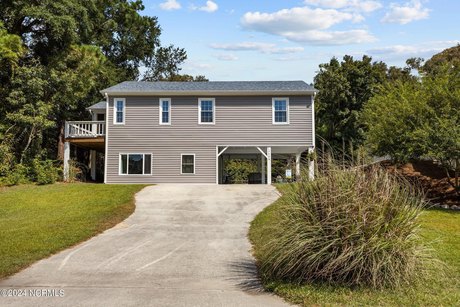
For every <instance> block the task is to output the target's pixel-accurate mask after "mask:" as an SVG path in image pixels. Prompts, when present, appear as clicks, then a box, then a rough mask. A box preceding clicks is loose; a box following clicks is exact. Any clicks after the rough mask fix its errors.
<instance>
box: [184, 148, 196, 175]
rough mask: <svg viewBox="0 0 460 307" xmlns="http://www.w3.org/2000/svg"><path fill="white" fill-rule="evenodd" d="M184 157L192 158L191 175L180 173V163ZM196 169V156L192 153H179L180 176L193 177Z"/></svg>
mask: <svg viewBox="0 0 460 307" xmlns="http://www.w3.org/2000/svg"><path fill="white" fill-rule="evenodd" d="M184 156H193V173H183V172H182V161H183V157H184ZM195 169H196V156H195V154H194V153H181V154H180V174H181V175H195Z"/></svg>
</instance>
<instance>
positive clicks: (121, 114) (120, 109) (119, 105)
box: [113, 98, 126, 125]
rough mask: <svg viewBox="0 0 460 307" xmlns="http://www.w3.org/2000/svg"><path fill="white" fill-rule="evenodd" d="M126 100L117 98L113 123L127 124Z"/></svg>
mask: <svg viewBox="0 0 460 307" xmlns="http://www.w3.org/2000/svg"><path fill="white" fill-rule="evenodd" d="M125 104H126V100H125V98H115V99H114V107H113V123H114V124H115V125H116V124H124V123H125Z"/></svg>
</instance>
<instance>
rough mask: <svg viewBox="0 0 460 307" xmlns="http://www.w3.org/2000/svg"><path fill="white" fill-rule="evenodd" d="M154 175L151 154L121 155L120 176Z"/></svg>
mask: <svg viewBox="0 0 460 307" xmlns="http://www.w3.org/2000/svg"><path fill="white" fill-rule="evenodd" d="M150 174H152V155H151V154H131V153H130V154H120V175H150Z"/></svg>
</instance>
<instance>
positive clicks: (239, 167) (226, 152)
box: [217, 147, 296, 184]
mask: <svg viewBox="0 0 460 307" xmlns="http://www.w3.org/2000/svg"><path fill="white" fill-rule="evenodd" d="M264 149H265V150H266V148H264ZM264 149H262V151H263V152H264V153H265V154H266V151H264ZM218 153H220V155H219V156H218V172H217V173H218V174H217V176H218V183H219V184H265V183H267V180H269V176H267V159H266V158H265V156H266V155H264V154H263V153H262V152H261V151H260V150H259V149H258V148H257V147H231V148H230V147H219V148H218ZM271 179H272V182H279V183H281V182H292V181H295V179H296V154H295V153H287V154H281V153H272V154H271Z"/></svg>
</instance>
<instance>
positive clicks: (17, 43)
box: [0, 22, 25, 70]
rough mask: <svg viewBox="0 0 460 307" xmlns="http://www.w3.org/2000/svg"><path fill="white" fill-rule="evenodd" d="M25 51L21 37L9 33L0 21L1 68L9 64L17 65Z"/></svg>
mask: <svg viewBox="0 0 460 307" xmlns="http://www.w3.org/2000/svg"><path fill="white" fill-rule="evenodd" d="M24 51H25V48H24V46H23V45H22V41H21V38H20V37H19V36H17V35H13V34H9V33H8V32H7V31H6V30H5V27H4V26H3V23H2V22H0V68H2V70H3V69H5V68H7V67H9V66H16V65H17V64H18V61H19V59H20V57H21V56H22V55H23V53H24Z"/></svg>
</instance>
